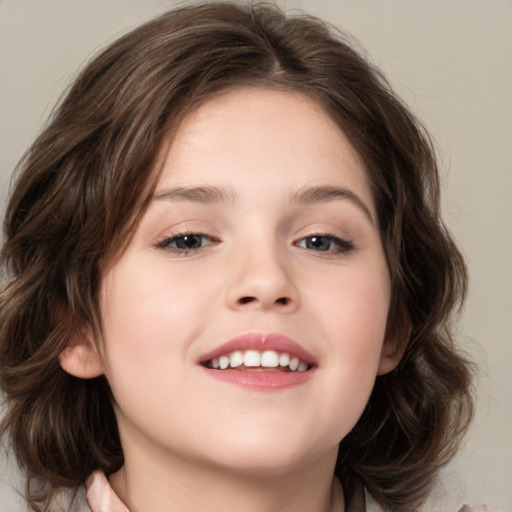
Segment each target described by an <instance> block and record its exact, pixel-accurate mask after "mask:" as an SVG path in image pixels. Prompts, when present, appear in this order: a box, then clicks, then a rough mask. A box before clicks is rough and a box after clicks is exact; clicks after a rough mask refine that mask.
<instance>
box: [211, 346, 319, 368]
mask: <svg viewBox="0 0 512 512" xmlns="http://www.w3.org/2000/svg"><path fill="white" fill-rule="evenodd" d="M242 365H243V366H246V367H248V368H257V367H259V366H261V367H263V368H277V367H278V366H281V367H283V368H286V367H288V369H289V370H290V371H292V372H297V371H298V372H305V371H307V370H308V369H309V365H308V364H307V363H306V362H305V361H301V360H300V359H299V358H298V357H292V356H290V354H288V353H287V352H283V353H278V352H276V351H275V350H265V351H264V352H259V351H257V350H246V351H245V352H244V351H242V350H235V351H234V352H232V353H231V354H225V355H222V356H219V357H218V358H217V357H216V358H215V359H212V360H211V361H210V367H211V368H213V369H215V370H218V369H220V370H226V369H227V368H238V367H239V366H242Z"/></svg>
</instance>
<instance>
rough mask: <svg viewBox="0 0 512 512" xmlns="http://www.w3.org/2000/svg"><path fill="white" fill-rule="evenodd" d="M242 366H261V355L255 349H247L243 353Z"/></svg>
mask: <svg viewBox="0 0 512 512" xmlns="http://www.w3.org/2000/svg"><path fill="white" fill-rule="evenodd" d="M244 366H251V367H253V366H261V355H260V353H259V352H258V351H257V350H248V351H247V352H246V353H245V355H244Z"/></svg>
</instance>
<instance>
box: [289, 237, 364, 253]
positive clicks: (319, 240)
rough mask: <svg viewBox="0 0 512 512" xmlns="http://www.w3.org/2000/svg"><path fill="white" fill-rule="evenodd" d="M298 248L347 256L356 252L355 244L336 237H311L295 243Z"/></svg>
mask: <svg viewBox="0 0 512 512" xmlns="http://www.w3.org/2000/svg"><path fill="white" fill-rule="evenodd" d="M295 245H296V246H297V247H302V248H303V249H309V250H311V251H316V252H330V253H342V254H347V253H349V252H351V251H353V250H354V244H353V243H352V242H351V241H350V240H345V239H343V238H340V237H338V236H335V235H328V234H324V235H311V236H308V237H305V238H302V239H301V240H299V241H297V242H296V243H295Z"/></svg>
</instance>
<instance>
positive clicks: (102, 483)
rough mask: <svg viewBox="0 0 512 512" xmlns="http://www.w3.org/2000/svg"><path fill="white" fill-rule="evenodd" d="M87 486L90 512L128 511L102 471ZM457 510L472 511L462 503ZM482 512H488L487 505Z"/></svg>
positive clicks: (376, 511) (371, 507) (375, 511)
mask: <svg viewBox="0 0 512 512" xmlns="http://www.w3.org/2000/svg"><path fill="white" fill-rule="evenodd" d="M85 486H86V488H87V494H86V501H87V505H89V509H90V510H91V512H130V511H129V510H128V507H127V506H126V505H125V504H124V503H123V502H122V501H121V500H120V499H119V498H118V496H117V495H116V493H115V492H114V490H113V489H112V487H110V484H109V482H108V480H107V477H106V476H105V475H104V474H103V472H102V471H95V472H94V473H93V474H92V475H91V476H90V477H89V478H88V479H87V482H86V483H85ZM366 503H367V512H381V511H382V509H381V508H380V507H379V506H378V505H377V504H376V503H374V502H373V500H372V499H371V497H369V496H368V495H366ZM459 512H473V509H471V508H470V507H469V506H468V505H464V506H463V507H462V508H461V509H460V510H459ZM482 512H490V511H488V509H487V507H485V506H484V507H483V508H482Z"/></svg>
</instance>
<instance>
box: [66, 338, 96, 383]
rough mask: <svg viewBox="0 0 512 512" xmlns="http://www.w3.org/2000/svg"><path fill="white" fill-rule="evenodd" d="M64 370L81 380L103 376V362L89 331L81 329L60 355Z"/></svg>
mask: <svg viewBox="0 0 512 512" xmlns="http://www.w3.org/2000/svg"><path fill="white" fill-rule="evenodd" d="M59 362H60V366H61V367H62V369H63V370H64V371H66V372H68V373H69V374H70V375H74V376H75V377H79V378H80V379H93V378H94V377H99V376H100V375H103V373H104V369H103V362H102V360H101V357H100V355H99V353H98V351H97V349H96V346H95V345H94V343H93V341H92V335H91V333H90V331H89V329H80V331H78V332H77V333H76V334H75V335H74V336H73V337H72V338H71V339H70V340H69V342H68V344H67V346H66V348H65V349H64V350H63V351H62V352H61V353H60V355H59Z"/></svg>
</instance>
